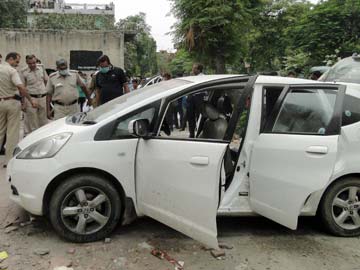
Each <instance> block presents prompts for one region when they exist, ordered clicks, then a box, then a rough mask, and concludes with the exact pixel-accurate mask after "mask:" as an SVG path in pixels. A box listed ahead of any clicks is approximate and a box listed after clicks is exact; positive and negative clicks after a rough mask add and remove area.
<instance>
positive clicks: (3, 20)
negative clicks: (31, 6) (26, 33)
mask: <svg viewBox="0 0 360 270" xmlns="http://www.w3.org/2000/svg"><path fill="white" fill-rule="evenodd" d="M27 7H28V5H27V1H26V0H3V1H0V28H24V27H26V26H27V21H26V14H27Z"/></svg>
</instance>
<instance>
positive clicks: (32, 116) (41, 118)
mask: <svg viewBox="0 0 360 270" xmlns="http://www.w3.org/2000/svg"><path fill="white" fill-rule="evenodd" d="M32 99H33V101H35V102H36V103H37V104H38V108H33V107H32V106H31V104H30V102H29V101H28V100H27V99H26V101H25V102H26V112H25V128H26V131H27V133H31V132H33V131H34V130H36V129H38V128H39V127H42V126H44V125H46V124H47V123H48V119H47V115H46V96H45V97H42V98H32Z"/></svg>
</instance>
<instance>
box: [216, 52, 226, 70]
mask: <svg viewBox="0 0 360 270" xmlns="http://www.w3.org/2000/svg"><path fill="white" fill-rule="evenodd" d="M215 72H216V74H225V56H224V55H223V54H222V53H221V52H219V53H217V54H216V57H215Z"/></svg>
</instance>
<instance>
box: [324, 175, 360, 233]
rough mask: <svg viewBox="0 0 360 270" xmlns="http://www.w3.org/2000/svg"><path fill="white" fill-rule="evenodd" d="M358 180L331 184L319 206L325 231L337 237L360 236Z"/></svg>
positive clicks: (359, 185) (359, 189)
mask: <svg viewBox="0 0 360 270" xmlns="http://www.w3.org/2000/svg"><path fill="white" fill-rule="evenodd" d="M359 200H360V179H358V178H353V177H351V178H345V179H342V180H340V181H338V182H336V183H335V184H333V185H332V186H331V187H330V188H329V190H328V191H327V192H326V194H325V195H324V198H323V200H322V202H321V205H320V217H321V218H322V221H323V223H324V225H325V227H326V229H327V230H328V231H329V232H330V233H332V234H334V235H337V236H358V235H360V213H359V210H360V201H359Z"/></svg>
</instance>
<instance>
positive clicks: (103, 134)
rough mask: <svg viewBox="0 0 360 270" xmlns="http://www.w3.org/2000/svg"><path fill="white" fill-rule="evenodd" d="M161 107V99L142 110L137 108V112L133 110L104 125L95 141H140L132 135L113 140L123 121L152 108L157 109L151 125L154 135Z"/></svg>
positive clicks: (96, 135)
mask: <svg viewBox="0 0 360 270" xmlns="http://www.w3.org/2000/svg"><path fill="white" fill-rule="evenodd" d="M160 107H161V99H160V100H157V101H155V102H151V103H149V104H147V105H144V106H142V107H140V108H137V109H136V110H133V111H131V112H128V113H127V114H125V115H122V116H120V117H119V118H117V119H115V120H113V121H111V122H109V123H107V124H105V125H103V126H102V127H100V128H99V129H98V130H97V131H96V134H95V136H94V141H118V140H125V139H139V138H138V137H135V136H133V135H131V134H129V135H125V136H121V137H119V138H113V137H112V136H113V134H114V132H115V129H116V128H117V126H118V125H119V123H120V122H121V121H124V120H126V119H127V118H129V117H131V116H133V115H135V114H138V113H140V112H143V111H145V110H147V109H150V108H155V112H154V119H153V120H152V123H150V126H151V125H152V129H151V130H150V133H153V132H154V131H155V127H156V123H157V118H158V117H159V111H160Z"/></svg>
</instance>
